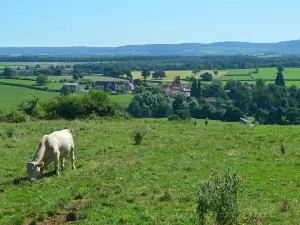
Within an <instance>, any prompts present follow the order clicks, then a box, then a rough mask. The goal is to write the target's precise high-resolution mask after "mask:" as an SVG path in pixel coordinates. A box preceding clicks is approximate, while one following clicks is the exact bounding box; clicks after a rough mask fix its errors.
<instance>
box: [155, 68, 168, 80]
mask: <svg viewBox="0 0 300 225" xmlns="http://www.w3.org/2000/svg"><path fill="white" fill-rule="evenodd" d="M152 77H153V78H154V79H158V78H160V79H163V78H166V77H167V76H166V72H165V71H163V70H158V71H155V72H154V73H153V74H152Z"/></svg>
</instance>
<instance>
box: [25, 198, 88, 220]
mask: <svg viewBox="0 0 300 225" xmlns="http://www.w3.org/2000/svg"><path fill="white" fill-rule="evenodd" d="M91 200H92V199H91V198H87V199H80V200H76V202H75V203H73V204H71V205H68V206H67V207H65V208H63V209H61V210H60V212H59V214H55V215H53V216H49V217H48V218H47V219H46V220H44V221H41V222H37V221H34V220H32V219H31V218H28V219H27V223H26V224H27V225H61V224H67V223H68V222H71V221H76V220H77V219H78V215H79V212H80V211H81V210H82V209H83V208H84V205H85V203H86V202H87V201H91Z"/></svg>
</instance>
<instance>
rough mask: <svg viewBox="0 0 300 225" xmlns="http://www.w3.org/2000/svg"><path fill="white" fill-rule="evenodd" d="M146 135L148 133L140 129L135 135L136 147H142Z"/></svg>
mask: <svg viewBox="0 0 300 225" xmlns="http://www.w3.org/2000/svg"><path fill="white" fill-rule="evenodd" d="M145 135H146V131H145V130H142V129H139V130H136V131H135V132H134V133H133V140H134V143H135V144H136V145H140V144H141V143H142V141H143V139H144V137H145Z"/></svg>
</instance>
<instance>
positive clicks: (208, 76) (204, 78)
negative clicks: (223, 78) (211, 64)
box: [201, 72, 214, 81]
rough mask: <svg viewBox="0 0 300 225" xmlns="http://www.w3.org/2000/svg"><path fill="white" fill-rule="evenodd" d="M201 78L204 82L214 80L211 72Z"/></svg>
mask: <svg viewBox="0 0 300 225" xmlns="http://www.w3.org/2000/svg"><path fill="white" fill-rule="evenodd" d="M201 78H202V80H203V81H212V80H213V79H214V77H213V75H211V74H210V73H209V72H206V73H203V74H202V75H201Z"/></svg>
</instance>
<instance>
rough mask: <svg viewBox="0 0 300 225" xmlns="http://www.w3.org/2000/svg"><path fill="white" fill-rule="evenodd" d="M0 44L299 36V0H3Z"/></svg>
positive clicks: (111, 43)
mask: <svg viewBox="0 0 300 225" xmlns="http://www.w3.org/2000/svg"><path fill="white" fill-rule="evenodd" d="M0 9H1V14H0V18H1V23H0V30H1V33H0V46H1V47H7V46H10V47H23V46H25V47H27V46H33V47H38V46H104V47H105V46H120V45H129V44H156V43H170V44H174V43H187V42H200V43H210V42H215V41H249V42H278V41H284V40H295V39H300V29H299V22H300V19H299V17H298V14H299V9H300V1H299V0H285V1H278V0H273V1H272V0H0Z"/></svg>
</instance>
